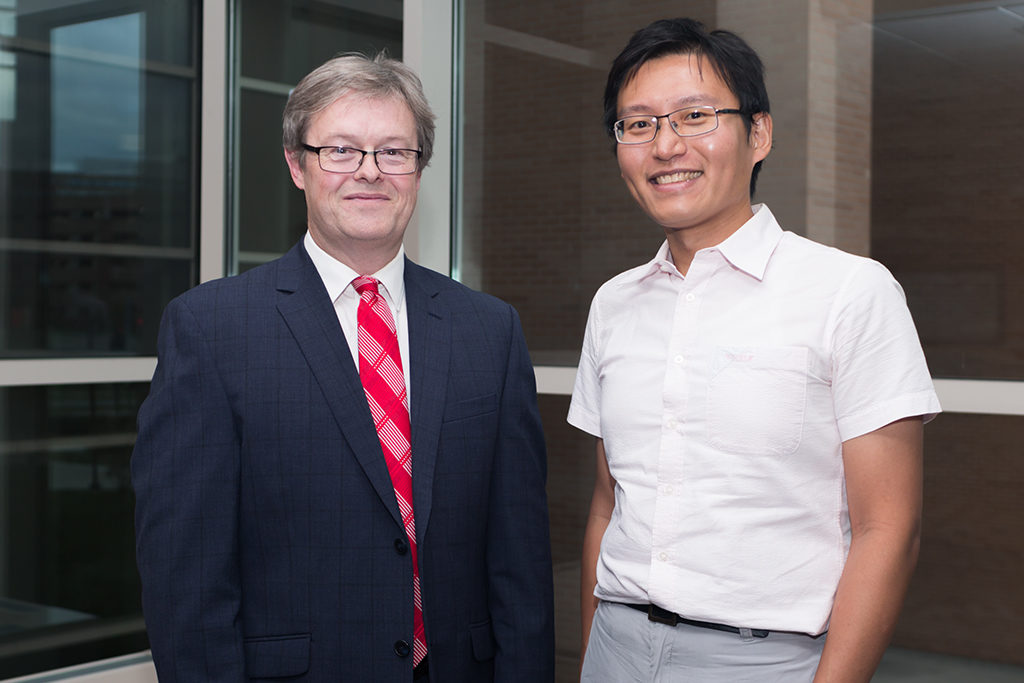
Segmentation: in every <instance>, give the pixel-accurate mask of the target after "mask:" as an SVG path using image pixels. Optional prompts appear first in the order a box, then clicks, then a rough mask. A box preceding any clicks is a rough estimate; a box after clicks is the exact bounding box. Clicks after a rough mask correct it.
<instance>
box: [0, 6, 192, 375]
mask: <svg viewBox="0 0 1024 683" xmlns="http://www.w3.org/2000/svg"><path fill="white" fill-rule="evenodd" d="M194 5H195V3H161V2H156V1H155V0H153V1H151V2H133V3H119V4H118V5H116V7H115V6H113V5H111V3H105V2H104V3H100V2H64V3H20V4H19V5H18V6H17V7H16V8H14V7H13V5H12V7H11V8H10V9H8V10H3V11H2V12H3V14H2V15H0V16H2V17H3V19H4V20H3V21H0V32H3V36H2V37H3V42H2V43H0V60H2V61H0V76H2V78H0V90H2V93H3V97H2V98H0V101H2V102H3V103H4V104H3V107H2V109H0V321H2V322H0V357H6V358H12V357H39V356H53V355H58V354H59V355H94V354H107V353H117V354H125V355H150V354H153V353H154V352H155V350H156V344H155V340H156V335H155V326H156V324H157V323H158V321H159V317H160V313H161V311H162V309H163V306H164V304H165V303H166V302H167V300H168V299H169V298H170V297H171V296H173V295H175V294H178V293H180V292H182V291H184V290H185V289H187V288H188V287H189V286H191V285H192V284H194V282H195V270H196V268H195V264H196V254H195V248H194V234H195V214H196V210H195V197H196V191H195V179H196V171H195V148H194V147H195V145H194V140H195V117H196V112H197V100H196V97H195V88H196V83H197V79H196V75H195V72H194V68H193V61H192V60H193V53H194V43H193V35H192V30H193V26H192V24H193V17H194ZM46 7H50V8H49V9H47V8H46ZM53 7H56V8H55V9H54V8H53Z"/></svg>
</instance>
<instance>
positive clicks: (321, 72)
mask: <svg viewBox="0 0 1024 683" xmlns="http://www.w3.org/2000/svg"><path fill="white" fill-rule="evenodd" d="M349 92H355V93H358V94H360V95H364V96H366V97H394V98H397V99H400V100H402V101H403V102H405V104H406V105H407V106H408V107H409V109H410V111H412V116H413V119H414V120H415V121H416V137H417V140H418V143H419V146H420V149H421V150H422V151H423V156H422V157H421V158H420V168H421V169H422V168H424V167H425V166H426V165H427V164H429V163H430V157H431V155H433V153H434V112H432V111H431V110H430V104H429V103H427V98H426V96H425V95H424V94H423V84H422V83H421V82H420V79H419V77H418V76H417V75H416V73H415V72H414V71H413V70H412V69H410V68H409V67H408V66H406V65H405V64H403V63H402V62H400V61H398V60H395V59H391V58H390V57H388V56H387V54H386V53H384V52H381V53H379V54H378V55H376V56H375V57H372V58H371V57H367V56H366V55H363V54H359V53H354V52H350V53H346V54H342V55H338V56H337V57H333V58H331V59H329V60H327V61H326V62H324V63H323V64H321V65H320V66H318V67H317V68H316V69H314V70H313V71H311V72H310V73H309V74H307V75H306V77H305V78H303V79H302V80H301V81H299V84H298V85H297V86H295V89H294V90H292V92H291V94H290V95H289V96H288V103H287V104H286V105H285V107H284V115H283V117H282V128H283V134H282V142H283V143H284V148H285V149H286V150H288V151H290V152H298V153H300V155H301V154H304V153H305V150H304V149H303V147H302V144H303V143H304V142H305V136H306V131H307V130H308V128H309V122H310V119H312V118H313V117H314V116H315V115H316V114H318V113H320V112H321V111H323V110H324V109H327V107H329V106H331V105H332V104H334V103H335V102H336V101H337V100H338V98H340V97H342V96H344V95H346V94H347V93H349ZM301 158H302V157H301V156H300V159H301Z"/></svg>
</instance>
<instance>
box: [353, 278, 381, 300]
mask: <svg viewBox="0 0 1024 683" xmlns="http://www.w3.org/2000/svg"><path fill="white" fill-rule="evenodd" d="M377 284H378V282H377V279H376V278H372V277H370V276H369V275H360V276H359V277H357V278H356V279H354V280H352V286H353V287H355V288H356V292H358V293H359V295H360V296H362V295H363V293H365V292H369V293H370V294H371V295H373V296H377V294H378V290H377Z"/></svg>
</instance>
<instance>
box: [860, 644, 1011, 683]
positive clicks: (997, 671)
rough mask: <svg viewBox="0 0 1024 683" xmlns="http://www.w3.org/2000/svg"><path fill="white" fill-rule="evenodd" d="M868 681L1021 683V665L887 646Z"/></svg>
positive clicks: (877, 682) (896, 682)
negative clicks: (875, 671)
mask: <svg viewBox="0 0 1024 683" xmlns="http://www.w3.org/2000/svg"><path fill="white" fill-rule="evenodd" d="M871 680H872V683H1024V667H1020V666H1013V665H1011V664H997V663H995V662H984V661H980V660H977V659H965V658H963V657H949V656H947V655H936V654H932V653H930V652H918V651H915V650H903V649H900V648H895V647H893V648H889V650H888V651H887V652H886V653H885V656H884V657H883V658H882V664H881V666H879V667H878V672H877V673H876V674H875V676H874V678H872V679H871Z"/></svg>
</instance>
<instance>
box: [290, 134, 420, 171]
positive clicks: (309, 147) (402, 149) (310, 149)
mask: <svg viewBox="0 0 1024 683" xmlns="http://www.w3.org/2000/svg"><path fill="white" fill-rule="evenodd" d="M302 149H304V150H306V151H307V152H313V153H314V154H316V163H317V165H318V166H320V170H321V171H323V172H324V173H355V172H356V171H358V170H359V169H360V168H362V167H363V162H364V161H366V155H367V154H372V155H373V163H374V164H376V166H377V170H378V171H380V172H381V173H383V174H384V175H412V174H413V173H416V172H417V171H419V170H420V159H422V158H423V150H422V149H409V148H408V147H384V148H383V149H357V148H355V147H346V146H345V145H321V146H320V147H314V146H313V145H307V144H306V143H305V142H303V143H302ZM324 149H344V150H348V151H349V152H359V153H360V154H362V156H361V157H359V163H358V164H356V167H355V168H353V169H352V170H351V171H331V170H330V169H326V168H324V163H323V159H321V158H320V150H324ZM381 152H412V153H414V154H415V155H416V168H414V169H413V170H411V171H403V172H401V173H395V172H393V171H385V170H384V169H383V168H382V167H381V165H380V161H379V160H378V159H377V155H378V154H380V153H381Z"/></svg>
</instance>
